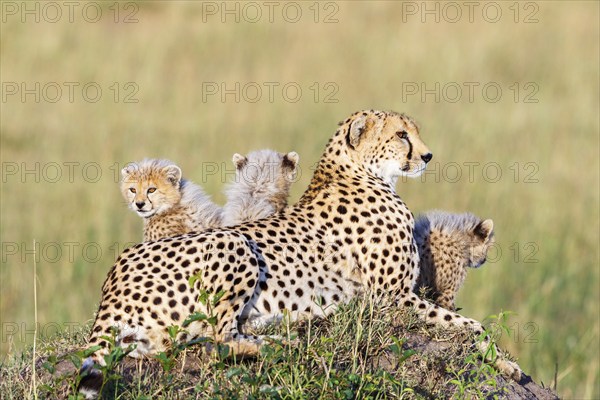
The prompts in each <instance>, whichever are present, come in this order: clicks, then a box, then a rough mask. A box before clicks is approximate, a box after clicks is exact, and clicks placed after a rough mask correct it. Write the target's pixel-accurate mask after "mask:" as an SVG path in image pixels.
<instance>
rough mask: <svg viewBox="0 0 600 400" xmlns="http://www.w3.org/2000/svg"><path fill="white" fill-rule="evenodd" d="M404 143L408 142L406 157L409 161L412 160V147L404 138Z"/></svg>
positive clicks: (408, 140) (407, 139)
mask: <svg viewBox="0 0 600 400" xmlns="http://www.w3.org/2000/svg"><path fill="white" fill-rule="evenodd" d="M406 141H407V142H408V155H407V156H406V157H407V158H408V159H409V160H410V159H412V151H413V145H412V142H411V141H410V139H409V138H406Z"/></svg>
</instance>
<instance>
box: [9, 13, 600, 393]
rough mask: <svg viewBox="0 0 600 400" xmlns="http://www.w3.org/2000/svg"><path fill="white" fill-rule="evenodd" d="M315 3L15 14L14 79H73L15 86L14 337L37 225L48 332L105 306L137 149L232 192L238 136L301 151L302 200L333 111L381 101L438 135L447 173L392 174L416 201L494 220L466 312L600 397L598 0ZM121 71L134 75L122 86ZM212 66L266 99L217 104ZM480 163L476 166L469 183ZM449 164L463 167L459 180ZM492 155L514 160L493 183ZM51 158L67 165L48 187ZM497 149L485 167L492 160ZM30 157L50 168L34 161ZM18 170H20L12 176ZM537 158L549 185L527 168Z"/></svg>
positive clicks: (28, 305) (23, 309) (433, 143)
mask: <svg viewBox="0 0 600 400" xmlns="http://www.w3.org/2000/svg"><path fill="white" fill-rule="evenodd" d="M3 4H4V3H3ZM309 6H310V4H309V3H305V4H304V3H303V5H302V7H303V12H304V15H305V16H306V18H303V19H302V20H301V21H300V22H298V23H288V22H286V21H284V20H283V19H282V18H281V17H276V18H275V22H274V23H269V22H266V21H264V20H263V22H260V23H249V22H244V21H241V22H240V23H234V22H233V20H232V19H231V17H230V19H229V22H227V23H221V21H220V18H219V16H214V17H209V18H208V19H207V21H206V22H203V21H202V18H203V14H202V6H201V4H195V3H191V2H186V3H181V4H177V5H174V4H169V3H167V2H156V3H140V9H139V12H138V13H137V18H138V19H139V22H138V23H134V24H123V23H120V24H115V23H114V22H113V21H112V14H110V13H111V12H112V11H111V10H110V9H109V8H108V7H109V5H108V3H106V4H105V7H104V9H103V11H104V15H105V17H103V18H102V19H101V20H100V21H99V22H97V23H93V24H92V23H87V22H85V21H84V20H83V19H82V18H80V17H77V18H75V19H76V22H74V23H69V22H68V20H67V19H66V17H64V18H63V19H62V20H61V21H60V22H58V23H46V22H43V21H42V22H40V23H35V22H33V21H32V20H31V17H29V18H30V19H29V21H30V22H27V23H21V22H20V18H19V17H18V16H17V17H10V16H9V17H7V20H6V23H3V24H2V37H1V42H0V44H1V48H2V61H1V72H2V82H4V83H5V84H6V82H16V83H18V84H20V83H21V82H25V83H26V84H27V85H28V87H30V88H31V87H33V85H34V84H35V82H40V84H41V86H43V85H44V84H46V83H48V82H58V83H59V84H60V85H61V86H62V87H63V91H64V93H63V97H62V98H61V100H60V101H58V102H56V103H50V102H48V101H44V99H42V100H41V101H40V102H39V103H36V102H35V101H34V99H33V96H32V95H28V96H27V97H26V99H25V100H26V101H25V102H22V101H21V100H20V97H19V96H18V95H16V96H9V97H8V98H7V100H6V101H4V100H3V101H2V103H1V106H2V121H1V135H2V146H1V157H2V172H3V181H2V196H1V220H2V221H1V222H2V223H1V225H0V235H1V242H2V265H1V271H0V273H1V277H2V281H1V293H2V296H1V305H0V312H1V319H2V343H1V351H2V354H7V353H12V354H14V353H16V352H18V351H19V350H20V349H22V348H23V344H24V343H26V342H31V339H32V334H31V333H30V332H31V331H32V330H33V320H34V317H33V310H34V308H33V293H32V290H31V288H32V284H31V282H32V276H31V273H30V272H29V271H31V268H30V266H31V265H32V254H30V253H29V252H28V251H30V250H31V243H32V240H33V239H35V240H36V241H37V242H38V243H39V246H40V248H39V251H38V252H37V253H38V255H39V262H38V265H37V269H38V276H39V282H40V284H39V287H38V293H37V296H38V318H39V321H40V323H41V325H40V329H39V331H40V333H41V334H42V335H44V334H47V333H48V331H53V330H55V325H49V324H53V323H58V324H61V325H62V326H64V324H65V323H77V324H85V322H86V321H88V320H89V319H90V318H92V315H93V312H94V311H95V307H96V303H97V302H98V299H99V294H100V287H101V285H102V282H103V280H104V277H105V274H106V272H107V270H108V268H109V267H110V265H111V263H112V261H113V260H114V258H115V257H116V255H117V254H118V252H119V250H120V249H122V248H123V247H124V245H125V243H127V242H131V241H137V240H139V239H140V238H141V221H140V220H139V218H138V217H136V216H134V215H133V214H132V213H131V212H129V211H128V210H126V207H125V206H124V205H123V203H122V200H121V197H120V194H119V191H118V187H117V184H116V177H115V173H117V172H118V169H119V168H118V167H120V166H122V165H123V164H124V163H126V162H127V161H131V160H137V159H140V158H143V157H146V156H160V157H166V158H170V159H173V160H175V161H177V162H178V163H179V164H180V165H181V166H182V169H183V171H184V173H185V174H186V175H187V176H188V177H189V178H191V179H193V180H194V181H196V182H198V183H200V184H202V185H203V186H204V187H205V189H206V190H207V191H208V192H209V193H212V194H214V197H215V199H216V200H218V201H222V199H223V196H222V194H221V193H220V191H221V188H222V186H223V181H224V178H223V176H222V174H221V173H225V172H226V171H225V172H224V169H223V167H224V166H229V165H230V164H229V160H230V157H231V155H232V154H233V153H234V152H240V153H244V152H247V151H249V150H252V149H259V148H264V147H270V148H275V149H278V150H280V151H289V150H295V151H297V152H298V153H299V154H300V156H301V167H302V175H301V177H300V180H299V181H298V183H297V184H296V185H295V187H294V188H293V194H292V201H293V200H295V199H297V198H298V197H299V195H300V193H301V192H302V190H303V189H304V188H305V187H306V185H307V183H308V180H309V179H310V168H311V166H312V165H314V163H315V162H316V161H317V160H318V157H319V156H320V153H321V151H322V149H323V147H324V145H325V143H326V141H327V140H328V138H329V137H330V135H331V134H332V133H333V131H334V129H335V126H336V123H337V122H338V121H339V120H342V119H344V118H345V117H346V116H347V115H349V114H350V113H351V112H353V111H355V110H357V109H361V108H384V109H393V110H397V111H404V112H407V113H408V114H409V115H411V116H414V117H415V118H416V119H417V120H418V121H420V122H421V125H422V136H423V138H424V139H425V141H426V143H428V145H429V146H430V148H431V149H432V150H433V153H434V163H433V165H432V166H431V171H435V170H436V167H437V171H438V172H437V173H431V174H429V175H427V176H426V179H425V181H424V182H422V181H420V180H417V181H409V182H401V183H399V185H398V191H399V193H400V194H401V196H402V197H403V198H404V200H405V201H406V202H407V204H408V205H409V207H410V208H411V209H412V210H413V211H414V212H419V211H422V210H427V209H431V208H442V209H447V210H455V211H462V210H469V211H472V212H474V213H476V214H478V215H479V216H481V217H486V218H493V219H494V221H495V226H496V231H497V239H498V246H499V250H500V251H501V254H499V255H498V257H497V259H496V260H494V261H495V262H493V263H492V262H490V263H488V265H486V266H485V267H484V268H483V269H482V270H480V271H474V272H473V273H471V274H470V275H469V277H468V279H467V283H466V287H465V288H464V290H463V292H462V293H461V295H460V297H459V299H458V304H459V306H461V307H463V311H462V312H463V313H464V314H465V315H468V316H472V317H474V318H478V319H483V318H484V317H486V316H487V315H489V314H492V313H496V312H498V311H499V310H501V309H503V310H512V311H514V312H515V313H516V315H515V316H514V317H513V322H514V324H515V325H514V331H515V333H517V335H516V336H517V340H510V341H508V340H507V341H505V342H504V344H505V345H506V346H507V347H508V348H509V349H510V350H511V352H512V353H514V354H516V355H517V356H518V358H519V362H520V364H521V365H522V366H523V367H524V369H525V370H526V371H527V372H528V373H530V374H531V375H532V376H533V377H534V379H535V380H538V381H540V380H541V381H543V382H544V383H546V384H548V385H550V384H552V381H553V379H554V376H555V364H556V363H558V374H557V377H558V382H557V384H558V385H557V386H558V392H559V393H560V394H561V395H562V396H564V397H566V398H571V397H577V398H598V397H600V388H599V382H600V370H599V364H598V362H599V352H600V348H599V345H598V343H599V338H600V327H599V320H598V315H599V305H598V301H597V300H598V296H599V289H598V288H599V283H600V282H599V271H598V265H599V252H598V242H599V240H598V239H599V236H598V235H599V234H598V232H599V231H600V226H599V210H598V203H599V200H600V199H599V187H598V180H599V177H598V170H599V162H598V132H599V121H598V109H599V107H600V104H599V97H598V96H599V95H598V86H599V78H598V68H599V66H598V58H599V54H598V30H599V27H598V7H599V6H598V3H595V2H581V3H575V2H542V3H539V11H538V13H537V18H538V19H539V22H538V23H532V24H524V23H514V21H513V19H512V14H511V12H512V11H511V10H509V9H508V7H509V4H508V3H506V4H504V3H503V5H502V7H503V18H502V19H501V21H500V22H498V23H487V22H485V21H484V20H483V19H482V18H481V14H480V13H477V14H475V22H474V23H469V22H468V21H467V20H466V19H465V18H466V14H465V15H464V16H463V19H462V20H461V21H460V22H458V23H454V24H453V23H448V22H444V21H441V22H440V23H435V22H434V21H433V19H432V18H431V17H429V19H428V20H427V21H428V22H426V23H421V21H420V16H418V15H417V16H414V17H410V18H408V20H407V21H406V22H403V20H402V18H403V13H402V5H401V3H395V2H378V3H377V4H367V3H339V11H338V13H337V15H336V17H337V18H338V19H339V22H338V23H333V24H325V23H314V22H313V21H312V18H311V14H310V12H311V10H309V9H308V7H309ZM122 11H123V10H122ZM321 11H322V12H325V11H327V10H321ZM521 11H522V14H521V15H523V13H524V12H525V11H529V10H523V9H522V10H521ZM265 12H266V11H265ZM464 12H466V11H464ZM77 15H79V14H77ZM277 15H280V14H277ZM122 16H123V15H121V18H122ZM322 16H323V14H321V17H322ZM64 82H77V83H80V86H79V88H81V87H82V86H83V85H84V84H85V83H87V82H96V83H98V84H99V85H100V87H101V88H102V89H103V97H102V98H101V100H100V101H98V102H96V103H90V102H86V101H84V100H83V99H82V97H81V91H80V90H77V89H76V91H75V99H74V102H73V103H71V102H69V99H68V96H67V89H66V86H64V84H63V83H64ZM113 82H118V83H119V85H120V89H121V91H120V99H119V100H120V101H118V102H116V103H115V102H114V100H113V98H112V96H113V91H111V89H110V86H111V85H112V84H113ZM126 82H135V83H136V85H137V86H138V87H139V91H138V92H137V94H136V95H135V98H136V99H138V100H139V102H138V103H133V104H128V103H124V102H123V101H122V98H123V96H124V94H125V93H126V92H127V90H126V89H125V88H124V86H123V85H124V84H125V83H126ZM203 82H205V83H206V82H217V83H221V82H225V83H226V84H227V85H228V87H233V85H234V84H235V82H240V83H241V85H242V86H243V85H244V84H246V83H248V82H257V83H259V84H261V86H262V87H263V90H264V92H263V97H262V99H261V100H260V101H257V102H256V103H251V102H248V101H245V100H244V99H243V98H242V99H240V102H239V103H237V102H235V101H234V99H233V96H228V97H227V98H226V101H225V102H221V101H220V99H219V96H212V97H209V98H208V99H207V100H206V101H203V96H202V83H203ZM264 82H277V83H279V85H280V86H278V87H279V88H281V87H282V86H283V85H284V84H286V83H289V82H295V83H297V84H298V85H300V87H301V88H302V90H303V95H302V97H301V98H300V100H299V101H298V102H295V103H292V102H289V101H285V99H284V98H283V97H282V95H281V92H278V91H276V93H279V94H277V95H276V96H275V98H274V101H273V102H269V101H268V98H267V92H266V90H267V89H266V86H264ZM314 82H317V83H318V84H319V86H320V89H321V90H320V96H319V98H318V99H317V100H318V101H315V100H314V99H313V91H311V89H310V87H311V85H313V83H314ZM327 82H333V83H334V84H335V85H336V87H337V88H338V89H339V90H338V92H337V94H335V96H334V98H335V99H337V100H338V102H337V103H326V102H324V95H325V93H329V92H328V90H326V89H325V84H326V83H327ZM412 82H416V83H417V84H420V83H421V82H424V83H426V85H427V87H428V88H432V87H434V85H435V83H436V82H440V85H441V86H443V85H444V84H446V83H449V82H456V83H457V84H458V85H459V86H461V87H462V88H463V97H462V98H461V100H460V101H458V102H456V103H452V102H450V101H447V100H448V96H452V93H449V94H448V96H446V97H444V96H442V98H441V99H440V101H439V102H436V101H435V99H434V98H433V96H432V95H430V96H428V97H426V98H425V101H422V100H421V98H420V96H419V95H414V96H406V92H405V91H404V92H403V87H404V88H406V84H407V83H408V84H411V83H412ZM465 82H478V83H479V84H480V86H478V88H479V89H481V87H482V86H483V85H484V84H485V83H487V82H495V83H497V84H498V85H499V86H500V87H501V88H502V90H503V96H502V98H501V100H500V101H498V102H495V103H492V102H488V101H486V100H485V99H484V98H483V97H482V94H481V91H480V90H476V91H475V97H474V99H473V101H472V102H470V101H469V99H468V96H467V88H466V86H465V85H464V83H465ZM515 82H517V83H518V84H519V87H520V94H519V98H518V101H517V102H515V101H514V99H513V94H514V91H511V89H510V87H511V85H513V84H514V83H515ZM528 82H533V83H535V84H536V85H537V87H538V88H539V91H538V92H537V94H535V96H534V98H535V99H537V100H538V102H537V103H525V102H524V101H523V100H524V97H525V95H526V94H527V93H529V92H530V90H529V89H527V88H526V87H525V85H526V84H527V83H528ZM5 89H6V87H3V94H6V91H5ZM52 93H53V92H51V93H49V95H52ZM403 95H404V96H403ZM403 97H404V98H403ZM71 162H73V163H79V164H77V165H75V166H74V167H73V172H74V174H73V179H72V182H71V181H70V180H69V174H68V173H69V169H68V166H67V165H66V164H64V163H71ZM470 162H478V163H480V165H479V166H477V167H475V169H474V175H473V179H472V180H471V179H469V178H470V177H469V169H468V166H467V165H465V163H470ZM52 163H57V164H52ZM90 163H96V164H90ZM438 163H439V164H438ZM450 163H458V165H459V166H461V172H462V176H461V178H460V179H458V180H457V181H452V179H451V178H453V177H454V171H455V170H452V168H454V167H455V166H454V165H453V164H450ZM490 163H497V165H498V166H499V167H500V170H501V172H502V175H501V177H500V178H499V179H498V180H497V181H492V179H491V178H493V173H494V167H495V165H493V164H490ZM515 163H518V165H517V164H515ZM527 163H531V164H527ZM56 165H58V166H59V167H60V172H61V173H62V176H61V178H60V179H58V182H55V183H53V182H51V180H53V179H52V178H53V177H54V176H55V175H54V171H56V169H55V166H56ZM95 165H97V166H99V167H100V171H101V173H102V175H101V177H99V178H98V180H97V181H96V180H95V179H94V178H95V175H96V174H95V172H96V170H95V168H94V166H95ZM484 165H491V167H488V168H489V169H488V170H487V172H488V173H489V175H487V176H484V175H483V174H482V170H483V166H484ZM36 166H38V168H39V173H38V174H36V173H33V174H27V175H24V176H22V175H21V172H23V170H24V169H30V170H31V169H34V168H36ZM83 166H88V169H87V170H86V171H85V172H87V175H86V174H85V172H84V171H83V168H82V167H83ZM215 166H216V167H217V168H218V171H219V173H218V174H216V175H215V174H212V173H211V172H210V171H211V168H213V167H215ZM13 167H16V168H18V173H17V174H16V175H10V174H9V173H10V171H11V168H13ZM53 168H54V169H53ZM229 168H230V167H229ZM511 168H512V169H511ZM515 168H516V170H517V171H519V175H518V178H517V179H515ZM532 171H533V172H534V176H533V178H535V179H537V182H530V183H528V182H526V180H525V178H526V176H527V174H528V173H531V172H532ZM36 175H37V176H36ZM86 177H87V179H85V178H86ZM36 178H37V179H36ZM45 178H46V179H45ZM86 245H87V247H85V249H84V246H86ZM98 249H100V250H101V255H99V256H97V255H96V250H98ZM56 251H59V252H60V253H59V254H57V253H56ZM534 252H535V254H534V255H532V253H534ZM13 253H14V254H13ZM530 323H531V324H530ZM13 329H17V331H16V334H17V335H16V336H11V335H10V333H11V332H13Z"/></svg>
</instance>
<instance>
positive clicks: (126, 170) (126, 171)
mask: <svg viewBox="0 0 600 400" xmlns="http://www.w3.org/2000/svg"><path fill="white" fill-rule="evenodd" d="M138 169H139V167H138V165H137V164H136V163H134V162H132V163H129V164H127V165H126V166H124V167H123V169H121V177H122V178H123V180H125V178H127V177H129V175H131V174H132V173H133V172H134V171H137V170H138Z"/></svg>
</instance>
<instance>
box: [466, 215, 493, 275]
mask: <svg viewBox="0 0 600 400" xmlns="http://www.w3.org/2000/svg"><path fill="white" fill-rule="evenodd" d="M469 243H470V246H469V255H468V257H469V260H468V263H467V266H469V267H471V268H479V267H481V266H482V265H483V264H484V263H485V261H486V259H487V253H488V250H489V249H490V247H492V246H493V245H494V223H493V221H492V220H491V219H486V220H485V221H481V222H480V223H479V224H477V226H475V229H473V231H472V232H470V234H469Z"/></svg>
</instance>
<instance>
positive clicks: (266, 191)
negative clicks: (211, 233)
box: [223, 150, 300, 226]
mask: <svg viewBox="0 0 600 400" xmlns="http://www.w3.org/2000/svg"><path fill="white" fill-rule="evenodd" d="M299 159H300V156H298V153H296V152H294V151H292V152H289V153H287V154H283V153H279V152H276V151H273V150H258V151H253V152H251V153H249V154H248V155H247V156H242V155H241V154H238V153H236V154H234V155H233V158H232V160H233V163H234V165H235V169H236V171H235V180H234V181H233V182H231V183H229V184H228V185H227V187H226V188H225V195H226V197H227V203H226V204H225V206H224V207H223V226H233V225H237V224H240V223H242V222H245V221H253V220H257V219H261V218H266V217H268V216H269V215H271V214H274V213H276V212H279V211H282V210H283V209H284V208H285V207H286V206H287V198H288V195H289V192H290V185H291V184H292V182H293V181H294V178H295V176H296V171H297V168H298V161H299Z"/></svg>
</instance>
